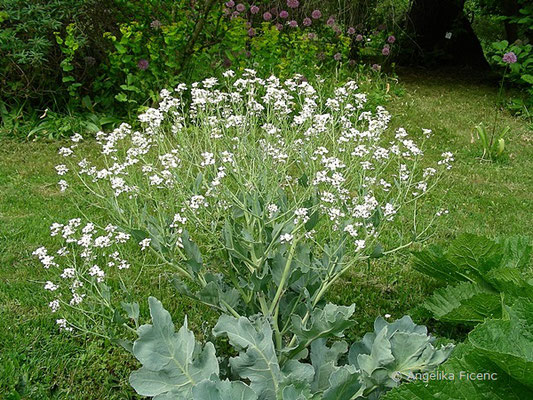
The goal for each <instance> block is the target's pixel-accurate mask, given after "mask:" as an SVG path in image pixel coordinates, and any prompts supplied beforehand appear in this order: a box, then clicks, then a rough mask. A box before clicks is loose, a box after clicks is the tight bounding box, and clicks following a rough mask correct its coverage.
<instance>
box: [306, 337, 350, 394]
mask: <svg viewBox="0 0 533 400" xmlns="http://www.w3.org/2000/svg"><path fill="white" fill-rule="evenodd" d="M346 351H348V344H347V343H346V342H343V341H341V342H335V343H333V344H332V345H331V347H328V346H327V345H326V339H317V340H315V341H314V342H313V343H311V364H312V365H313V368H314V370H315V375H314V377H313V382H312V384H311V388H312V389H313V391H315V392H317V391H324V390H326V389H327V388H328V387H329V377H330V376H331V374H332V373H333V372H335V371H336V370H337V369H339V367H338V366H337V362H338V361H339V358H340V357H341V356H342V355H343V354H344V353H346Z"/></svg>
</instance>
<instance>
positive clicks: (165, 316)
mask: <svg viewBox="0 0 533 400" xmlns="http://www.w3.org/2000/svg"><path fill="white" fill-rule="evenodd" d="M148 302H149V305H150V314H151V316H152V325H142V326H141V327H139V329H138V334H139V339H137V340H136V341H135V343H134V344H133V354H134V355H135V357H136V358H137V359H138V360H139V361H140V362H141V363H142V364H143V366H142V368H141V369H139V370H137V371H134V372H133V373H132V374H131V375H130V384H131V385H132V386H133V388H134V389H135V390H136V391H137V393H139V394H141V395H143V396H160V397H159V398H163V397H164V396H166V394H169V395H170V394H171V395H173V396H175V397H176V398H179V396H187V395H189V394H190V393H191V390H192V387H193V386H194V385H195V384H197V383H199V382H201V381H202V380H204V379H209V378H210V377H211V376H212V375H215V376H218V372H219V368H218V361H217V358H216V356H215V348H214V346H213V344H212V343H209V342H208V343H206V345H205V347H204V349H203V350H202V349H201V345H200V344H198V343H197V342H196V340H195V338H194V334H193V333H192V332H191V331H189V330H188V329H187V320H185V322H184V324H183V326H182V327H181V328H180V330H179V331H178V332H177V333H176V332H175V330H174V324H173V323H172V318H171V317H170V314H169V313H168V311H166V310H165V309H164V308H163V306H162V304H161V302H159V301H158V300H157V299H155V298H154V297H150V298H149V299H148ZM156 398H157V397H156Z"/></svg>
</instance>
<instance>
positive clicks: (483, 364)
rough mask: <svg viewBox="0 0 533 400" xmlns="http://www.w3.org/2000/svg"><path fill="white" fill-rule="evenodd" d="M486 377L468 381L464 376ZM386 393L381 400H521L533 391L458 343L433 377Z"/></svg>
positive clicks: (468, 347)
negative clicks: (473, 374) (478, 375)
mask: <svg viewBox="0 0 533 400" xmlns="http://www.w3.org/2000/svg"><path fill="white" fill-rule="evenodd" d="M471 372H474V373H475V374H478V373H480V374H486V375H481V376H482V377H483V376H484V379H468V377H467V376H466V375H465V374H466V373H471ZM415 378H416V379H415V380H413V381H412V382H409V383H404V384H402V385H400V386H398V387H396V388H395V389H393V390H391V391H390V392H388V393H387V394H386V395H385V396H384V397H382V399H383V400H429V399H439V400H465V399H468V400H488V399H490V400H524V399H530V398H531V397H532V395H533V392H532V391H531V390H530V389H529V388H527V387H526V386H524V385H522V384H521V383H520V382H517V381H516V380H514V379H512V378H510V377H509V376H508V375H506V373H505V372H504V371H503V370H501V369H500V368H498V366H496V365H495V364H493V363H492V362H491V361H490V360H489V359H488V358H486V357H484V356H483V355H482V354H480V353H479V352H478V351H476V350H475V348H474V347H473V346H472V345H470V344H459V345H458V346H457V347H456V349H455V351H454V353H453V355H452V356H451V357H450V359H449V360H448V361H447V362H445V363H444V364H442V365H441V366H440V367H439V368H438V370H436V371H435V374H434V375H430V374H429V373H428V374H427V375H422V374H421V375H417V376H415Z"/></svg>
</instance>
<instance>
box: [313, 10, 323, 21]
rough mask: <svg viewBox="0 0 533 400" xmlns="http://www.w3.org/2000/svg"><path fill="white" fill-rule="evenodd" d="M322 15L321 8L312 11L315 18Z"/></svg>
mask: <svg viewBox="0 0 533 400" xmlns="http://www.w3.org/2000/svg"><path fill="white" fill-rule="evenodd" d="M321 16H322V12H321V11H320V10H314V11H313V12H312V13H311V17H312V18H313V19H319V18H320V17H321Z"/></svg>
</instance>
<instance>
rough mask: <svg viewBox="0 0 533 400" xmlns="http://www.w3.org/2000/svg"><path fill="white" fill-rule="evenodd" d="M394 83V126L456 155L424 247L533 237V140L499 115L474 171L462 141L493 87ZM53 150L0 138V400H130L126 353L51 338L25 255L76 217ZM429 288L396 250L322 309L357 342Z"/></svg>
mask: <svg viewBox="0 0 533 400" xmlns="http://www.w3.org/2000/svg"><path fill="white" fill-rule="evenodd" d="M400 82H401V85H403V86H404V87H405V94H404V95H403V96H401V97H398V98H396V99H393V101H392V102H391V104H389V105H388V109H389V110H390V111H391V112H392V114H393V116H394V118H393V125H395V126H404V127H405V128H406V129H407V130H408V131H410V130H412V131H414V130H416V129H420V128H431V129H433V131H434V138H433V140H432V144H431V146H430V149H428V155H429V156H430V158H437V157H438V156H440V153H442V152H444V151H447V150H450V151H452V152H454V153H455V154H456V160H457V161H456V164H455V168H454V169H453V170H452V172H451V178H450V179H449V181H447V184H446V186H441V187H439V188H438V189H437V190H436V191H435V192H434V194H433V196H432V197H431V198H429V199H428V200H427V201H428V202H431V204H429V205H430V206H431V205H442V206H443V207H445V208H448V209H449V214H448V216H446V217H443V219H442V220H440V222H439V223H438V225H437V226H436V228H435V230H434V234H435V235H434V237H433V238H432V239H431V240H432V241H436V240H446V238H450V237H453V236H455V235H456V234H458V233H461V232H473V233H480V234H486V235H489V236H499V235H513V234H527V235H533V224H532V223H531V222H532V218H531V211H532V210H533V194H532V191H533V174H532V172H531V171H532V169H533V146H532V141H533V133H532V132H531V131H530V130H528V126H527V124H526V123H525V122H524V121H521V120H519V119H517V118H514V117H512V116H510V115H508V114H507V113H502V115H501V117H500V121H499V123H500V124H501V125H509V126H510V127H511V133H510V135H509V138H508V148H507V150H506V153H507V155H508V156H507V157H505V158H504V159H503V160H502V161H500V162H497V163H487V162H482V161H480V160H479V156H480V155H481V152H480V149H479V147H478V146H477V143H474V144H473V143H472V140H473V139H472V135H473V127H474V125H475V124H476V123H479V122H482V121H484V122H486V123H489V122H490V123H491V122H492V121H493V118H494V116H493V112H494V110H495V101H496V91H497V89H496V88H495V87H494V86H489V85H486V84H484V83H482V82H480V81H478V80H477V79H476V78H475V77H457V76H454V75H441V76H437V77H436V76H434V75H433V76H431V77H428V76H427V75H424V74H423V73H421V72H420V73H417V72H412V71H411V72H409V73H405V74H403V75H400ZM61 145H62V144H61V143H55V142H54V143H45V142H38V143H21V142H16V141H9V140H7V139H4V140H3V141H2V146H1V147H0V324H1V326H0V332H2V334H1V335H0V394H1V395H0V398H5V399H17V398H19V397H18V395H17V394H16V393H17V391H18V392H20V393H23V396H22V398H27V399H48V398H61V399H67V398H68V399H126V398H136V396H135V395H134V393H133V390H132V389H130V388H129V384H128V381H127V377H128V374H129V372H130V371H131V370H132V369H134V368H135V365H136V364H135V362H134V360H133V359H132V357H130V356H129V355H128V354H127V353H126V352H125V351H124V350H122V349H121V348H119V347H117V346H112V345H110V344H109V343H105V342H104V341H102V340H99V339H94V338H86V337H68V336H64V335H59V334H58V332H57V327H56V324H55V318H54V316H53V315H52V314H51V313H50V312H49V309H48V306H47V296H46V293H44V291H43V290H42V286H43V280H44V278H43V277H42V276H40V272H41V271H42V267H41V266H40V264H39V263H38V261H37V260H35V259H34V258H33V257H32V256H31V253H32V251H33V250H35V248H37V247H39V246H41V245H45V246H46V245H49V244H51V243H52V241H51V238H50V237H49V234H48V232H49V231H48V227H49V225H50V224H51V223H52V222H54V221H63V220H66V219H68V218H73V217H75V216H78V211H77V207H76V205H75V204H74V203H73V202H72V200H71V199H70V198H69V197H68V195H62V194H60V193H59V192H58V190H57V186H56V181H57V176H56V174H55V171H54V169H53V166H54V165H55V164H56V163H57V160H58V157H57V150H58V149H59V148H60V147H61ZM85 211H86V212H87V213H88V214H89V215H94V214H95V213H96V211H94V210H90V209H88V210H85ZM91 213H92V214H91ZM146 282H151V283H153V282H154V279H151V280H147V281H146ZM155 283H157V281H155ZM163 284H164V283H163ZM433 288H434V283H433V282H431V281H429V280H427V279H425V278H423V277H422V275H419V274H418V273H416V272H414V271H413V270H412V269H411V268H410V265H409V256H408V253H407V252H405V253H404V254H400V255H396V256H395V257H394V258H391V259H387V260H378V261H374V263H373V264H372V265H371V266H370V268H369V269H368V268H367V267H366V266H364V268H361V270H359V271H354V272H353V273H351V274H349V276H347V277H346V279H345V280H344V281H343V282H341V283H339V284H338V285H337V287H336V288H335V290H334V292H333V293H332V294H331V295H330V300H331V301H334V302H338V303H342V304H349V303H356V306H357V311H356V316H355V321H356V323H355V324H354V327H353V329H351V330H350V332H349V336H352V337H356V336H360V335H361V334H362V333H363V332H365V331H366V330H368V329H369V328H370V326H371V323H372V321H373V320H374V319H375V317H376V316H377V315H380V314H385V313H389V314H391V315H392V316H393V317H401V316H402V315H403V314H405V313H407V312H408V311H409V310H410V309H412V308H413V307H416V306H417V305H418V304H419V303H420V302H421V300H423V299H424V298H425V296H427V295H428V294H429V293H430V292H431V290H432V289H433ZM163 300H165V299H163ZM166 301H167V302H168V301H169V299H168V298H167V299H166ZM174 306H175V307H176V308H175V317H176V318H175V320H176V321H179V320H180V318H181V317H182V315H183V314H184V313H189V314H190V319H191V320H192V323H193V325H197V326H199V325H201V323H202V319H201V318H200V317H199V316H200V315H204V314H203V312H204V311H206V310H205V309H204V308H202V307H199V306H194V305H191V303H190V302H189V301H184V300H183V299H180V298H178V297H175V305H174ZM423 322H426V321H423ZM439 333H441V334H445V333H446V332H445V331H439ZM2 395H5V397H1V396H2Z"/></svg>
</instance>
